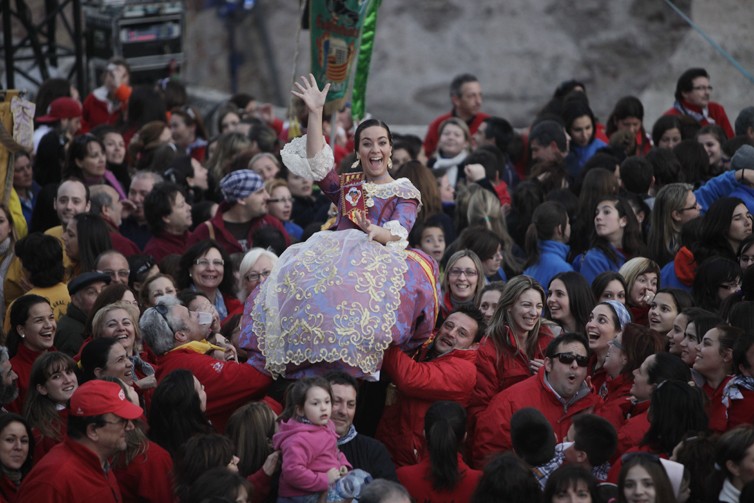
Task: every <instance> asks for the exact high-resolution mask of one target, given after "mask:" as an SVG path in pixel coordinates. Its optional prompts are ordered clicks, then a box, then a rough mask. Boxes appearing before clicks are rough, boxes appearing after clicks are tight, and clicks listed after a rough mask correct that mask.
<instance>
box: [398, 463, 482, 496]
mask: <svg viewBox="0 0 754 503" xmlns="http://www.w3.org/2000/svg"><path fill="white" fill-rule="evenodd" d="M430 469H431V466H430V462H429V458H428V457H427V458H425V459H423V460H422V461H421V462H420V463H419V464H418V465H413V466H404V467H401V468H398V470H396V473H397V474H398V481H399V482H400V483H401V484H402V485H403V487H405V488H406V490H407V491H408V493H409V494H410V495H411V497H412V498H413V499H414V501H416V502H417V503H424V502H431V503H457V502H463V501H471V496H472V494H474V490H475V489H476V486H477V485H478V484H479V479H481V478H482V472H481V471H479V470H473V469H471V468H469V467H468V465H466V463H464V462H463V459H461V455H460V454H459V455H458V472H459V473H460V475H461V478H460V479H459V480H458V484H456V486H455V487H454V488H453V489H450V490H444V491H438V490H437V489H435V488H434V487H432V481H431V480H430V478H429V472H430Z"/></svg>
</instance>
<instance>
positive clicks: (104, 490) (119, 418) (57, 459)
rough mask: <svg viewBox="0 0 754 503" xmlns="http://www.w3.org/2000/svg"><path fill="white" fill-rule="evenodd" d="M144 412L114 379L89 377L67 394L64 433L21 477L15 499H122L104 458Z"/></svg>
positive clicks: (123, 443)
mask: <svg viewBox="0 0 754 503" xmlns="http://www.w3.org/2000/svg"><path fill="white" fill-rule="evenodd" d="M143 413H144V411H143V410H142V409H141V407H138V406H137V405H134V404H132V403H131V402H130V401H129V400H128V398H127V397H126V395H125V393H124V392H123V388H121V386H120V385H119V384H117V383H114V382H109V381H100V380H93V381H89V382H86V383H84V384H82V385H81V386H79V388H78V389H77V390H76V391H75V392H74V393H73V396H72V397H71V404H70V409H69V412H68V433H67V436H66V438H65V439H64V440H63V442H62V443H60V444H58V445H56V446H55V447H53V448H52V450H51V451H50V452H49V453H48V454H47V455H46V456H45V457H44V458H42V460H40V461H39V462H38V463H37V464H36V465H35V466H34V468H33V469H32V470H31V472H29V474H28V475H27V476H26V478H24V481H23V484H21V487H20V489H19V492H18V501H67V502H74V501H82V502H83V501H97V502H110V501H112V502H120V501H122V497H121V493H120V487H119V486H118V481H117V479H116V478H115V475H114V474H113V472H112V470H111V468H110V459H111V458H112V457H113V456H115V455H116V454H118V453H119V452H123V451H125V450H126V434H127V432H128V431H130V430H133V429H134V424H133V421H134V420H136V419H138V418H140V417H141V416H142V414H143Z"/></svg>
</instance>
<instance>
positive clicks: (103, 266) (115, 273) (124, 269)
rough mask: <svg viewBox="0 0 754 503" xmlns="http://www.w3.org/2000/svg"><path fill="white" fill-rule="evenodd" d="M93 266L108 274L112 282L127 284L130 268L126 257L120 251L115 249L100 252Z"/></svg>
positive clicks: (98, 270)
mask: <svg viewBox="0 0 754 503" xmlns="http://www.w3.org/2000/svg"><path fill="white" fill-rule="evenodd" d="M94 268H95V269H96V271H97V272H99V273H102V274H107V275H108V276H110V279H111V280H112V282H113V283H120V284H122V285H128V275H129V274H131V270H130V268H129V266H128V259H127V258H126V257H125V256H124V255H123V254H122V253H120V252H117V251H115V250H108V251H106V252H102V253H100V254H99V256H98V257H97V258H96V259H95V261H94Z"/></svg>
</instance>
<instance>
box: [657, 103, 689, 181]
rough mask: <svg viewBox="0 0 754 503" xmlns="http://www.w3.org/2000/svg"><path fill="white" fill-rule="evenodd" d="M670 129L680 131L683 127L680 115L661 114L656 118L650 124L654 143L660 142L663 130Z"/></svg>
mask: <svg viewBox="0 0 754 503" xmlns="http://www.w3.org/2000/svg"><path fill="white" fill-rule="evenodd" d="M670 129H677V130H678V132H679V133H680V132H681V130H682V129H683V124H682V123H681V119H680V117H678V116H677V115H663V116H661V117H660V118H659V119H657V120H656V121H655V123H654V125H653V126H652V142H653V143H654V144H655V145H659V144H660V140H661V139H662V135H664V134H665V131H668V130H670ZM676 181H679V182H681V181H686V180H676Z"/></svg>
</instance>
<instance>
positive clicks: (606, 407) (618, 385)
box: [594, 374, 634, 430]
mask: <svg viewBox="0 0 754 503" xmlns="http://www.w3.org/2000/svg"><path fill="white" fill-rule="evenodd" d="M633 384H634V379H633V376H631V377H628V376H626V375H623V374H621V375H619V376H618V377H616V378H615V379H609V378H608V380H607V381H606V382H605V385H606V387H607V395H605V397H603V398H602V401H601V402H600V403H598V404H597V406H596V407H595V408H594V413H595V414H596V415H598V416H601V417H604V418H605V419H607V420H608V421H610V424H612V425H613V426H615V429H616V430H617V429H619V428H620V427H621V426H623V423H625V422H626V415H627V414H628V412H629V411H630V410H631V406H632V404H631V401H630V398H631V393H629V391H631V386H633Z"/></svg>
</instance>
